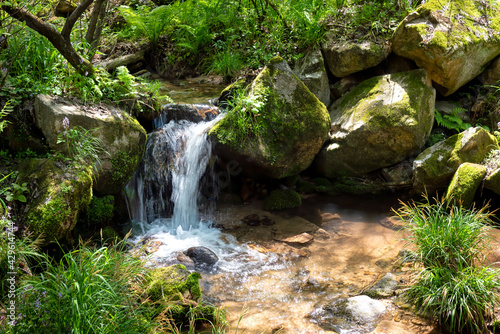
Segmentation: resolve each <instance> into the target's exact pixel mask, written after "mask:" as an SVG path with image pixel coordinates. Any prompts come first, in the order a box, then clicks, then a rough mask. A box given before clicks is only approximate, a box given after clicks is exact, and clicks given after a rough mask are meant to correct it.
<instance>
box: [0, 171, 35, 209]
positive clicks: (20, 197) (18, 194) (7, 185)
mask: <svg viewBox="0 0 500 334" xmlns="http://www.w3.org/2000/svg"><path fill="white" fill-rule="evenodd" d="M9 177H10V178H12V179H15V178H16V177H17V172H12V173H9V174H7V175H5V176H4V177H2V178H1V179H0V204H1V205H2V207H3V208H4V209H6V208H7V203H8V202H12V201H19V202H22V203H25V202H26V196H25V195H24V194H25V193H29V189H28V187H27V185H28V184H27V183H26V182H24V183H22V184H21V185H19V184H17V183H15V182H13V181H10V180H9V179H8V178H9Z"/></svg>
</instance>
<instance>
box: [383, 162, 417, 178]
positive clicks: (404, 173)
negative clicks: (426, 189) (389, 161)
mask: <svg viewBox="0 0 500 334" xmlns="http://www.w3.org/2000/svg"><path fill="white" fill-rule="evenodd" d="M382 176H383V177H384V179H385V180H386V181H387V182H390V183H394V184H411V183H412V179H413V166H412V163H411V162H409V161H402V162H400V163H398V164H396V165H393V166H390V167H386V168H382Z"/></svg>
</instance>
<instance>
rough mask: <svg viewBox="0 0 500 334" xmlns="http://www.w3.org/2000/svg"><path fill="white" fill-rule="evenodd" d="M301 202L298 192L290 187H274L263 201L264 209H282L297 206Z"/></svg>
mask: <svg viewBox="0 0 500 334" xmlns="http://www.w3.org/2000/svg"><path fill="white" fill-rule="evenodd" d="M301 204H302V198H301V197H300V195H299V193H297V192H296V191H294V190H292V189H275V190H273V191H271V193H270V194H269V196H267V197H266V199H265V201H264V209H265V210H269V211H278V210H283V209H293V208H298V207H300V205H301Z"/></svg>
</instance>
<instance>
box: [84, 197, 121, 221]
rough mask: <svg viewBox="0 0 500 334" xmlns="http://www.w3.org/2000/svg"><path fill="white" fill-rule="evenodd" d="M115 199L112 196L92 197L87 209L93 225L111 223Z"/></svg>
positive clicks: (89, 219)
mask: <svg viewBox="0 0 500 334" xmlns="http://www.w3.org/2000/svg"><path fill="white" fill-rule="evenodd" d="M114 204H115V198H114V197H113V196H111V195H108V196H104V197H95V196H94V197H92V200H91V201H90V204H89V206H88V208H87V219H88V222H89V223H91V224H105V223H109V222H110V221H111V219H112V218H113V213H114V208H115V207H114Z"/></svg>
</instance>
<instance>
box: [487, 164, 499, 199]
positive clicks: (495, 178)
mask: <svg viewBox="0 0 500 334" xmlns="http://www.w3.org/2000/svg"><path fill="white" fill-rule="evenodd" d="M484 187H485V188H486V189H489V190H491V191H493V192H494V193H496V194H498V195H500V168H497V169H495V170H494V171H493V172H491V173H489V175H488V176H487V177H486V178H485V179H484Z"/></svg>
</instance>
